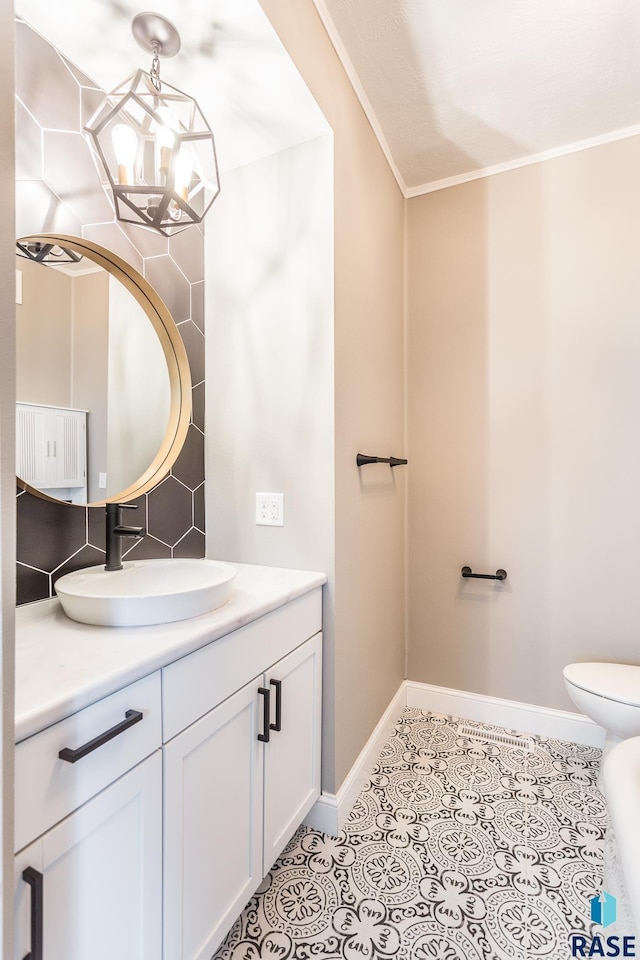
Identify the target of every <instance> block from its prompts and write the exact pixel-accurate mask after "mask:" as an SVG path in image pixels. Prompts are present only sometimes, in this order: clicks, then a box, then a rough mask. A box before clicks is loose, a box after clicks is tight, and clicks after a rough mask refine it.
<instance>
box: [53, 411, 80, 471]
mask: <svg viewBox="0 0 640 960" xmlns="http://www.w3.org/2000/svg"><path fill="white" fill-rule="evenodd" d="M51 432H52V438H53V439H52V441H51V443H52V453H53V460H52V466H53V476H52V478H51V483H50V484H49V486H50V487H52V488H57V487H83V486H84V484H85V471H86V461H87V441H86V416H85V414H84V411H82V410H52V411H51Z"/></svg>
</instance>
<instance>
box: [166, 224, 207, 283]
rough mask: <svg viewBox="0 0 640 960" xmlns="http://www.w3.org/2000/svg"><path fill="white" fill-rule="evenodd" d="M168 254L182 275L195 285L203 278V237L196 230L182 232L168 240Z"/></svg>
mask: <svg viewBox="0 0 640 960" xmlns="http://www.w3.org/2000/svg"><path fill="white" fill-rule="evenodd" d="M169 254H170V256H171V259H172V260H175V262H176V263H177V265H178V266H179V267H180V269H181V270H182V272H183V273H184V275H185V277H186V278H187V280H189V281H190V282H191V283H195V282H196V281H197V280H202V278H203V276H204V237H203V236H202V234H201V233H200V232H199V231H198V230H183V231H182V232H181V233H178V234H176V236H175V237H172V238H171V239H170V240H169Z"/></svg>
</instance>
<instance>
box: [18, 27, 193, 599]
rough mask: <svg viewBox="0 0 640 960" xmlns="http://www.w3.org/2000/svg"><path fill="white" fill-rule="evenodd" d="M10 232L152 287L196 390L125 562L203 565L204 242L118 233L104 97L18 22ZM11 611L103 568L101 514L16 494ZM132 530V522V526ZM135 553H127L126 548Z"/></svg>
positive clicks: (144, 502)
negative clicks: (98, 257)
mask: <svg viewBox="0 0 640 960" xmlns="http://www.w3.org/2000/svg"><path fill="white" fill-rule="evenodd" d="M16 42H17V56H16V59H17V71H16V73H17V80H16V84H17V86H16V90H17V92H16V100H17V102H16V144H17V156H16V180H17V183H16V222H17V231H18V236H28V235H29V234H34V233H43V232H56V233H69V234H76V235H79V236H83V237H86V238H87V239H89V240H93V241H95V242H96V243H100V244H102V245H103V246H105V247H108V248H109V249H110V250H113V251H114V252H115V253H117V254H118V255H119V256H121V257H123V258H124V259H125V260H127V261H128V262H129V263H130V264H132V266H134V267H135V268H136V269H137V270H139V271H140V273H142V274H143V276H144V277H146V279H147V280H148V281H149V282H150V283H151V284H152V285H153V286H154V287H155V289H156V290H157V291H158V293H159V294H160V296H161V297H162V299H163V300H164V301H165V303H166V304H167V306H168V308H169V310H170V311H171V313H172V315H173V318H174V320H175V321H176V323H177V324H178V329H179V331H180V333H181V335H182V339H183V342H184V344H185V347H186V350H187V355H188V357H189V364H190V367H191V377H192V381H193V384H194V386H193V398H192V399H193V413H192V417H191V424H190V426H189V432H188V435H187V439H186V442H185V444H184V447H183V449H182V452H181V454H180V456H179V457H178V459H177V461H176V463H175V465H174V467H173V469H172V470H171V473H170V475H169V476H167V477H166V478H165V479H164V480H162V482H161V483H159V484H158V485H157V486H156V487H154V488H153V490H151V491H150V492H149V493H147V494H145V495H144V496H143V497H140V498H139V499H138V500H137V501H134V502H135V503H137V504H138V512H137V513H136V514H135V515H134V516H135V520H133V519H132V520H131V522H132V523H135V524H136V525H137V526H144V527H145V528H146V530H147V535H146V537H144V539H143V540H137V541H127V542H126V543H125V557H126V558H128V559H133V558H134V557H137V558H141V559H142V558H151V559H153V558H160V557H172V556H173V557H203V556H204V553H205V507H204V386H205V383H204V236H203V233H202V230H201V229H200V227H197V226H192V227H189V228H188V229H187V230H185V231H184V232H183V233H180V234H178V235H177V236H175V237H172V238H171V239H170V240H168V239H167V238H165V237H162V236H160V235H159V234H154V233H152V232H149V231H146V230H144V229H141V228H139V227H135V226H128V225H126V224H119V223H116V222H115V219H114V216H113V211H112V209H111V206H110V204H109V202H108V201H107V198H106V196H105V193H104V191H103V189H102V186H101V184H100V179H99V177H98V173H97V171H96V170H95V167H94V164H93V160H92V158H91V154H90V150H89V147H88V145H87V144H86V142H85V140H84V137H83V136H82V125H83V124H84V123H85V122H86V121H87V120H88V118H89V116H90V115H91V113H92V112H93V110H94V109H95V107H96V106H97V105H98V103H99V102H100V99H101V98H102V96H103V92H102V91H101V90H100V89H99V88H98V87H97V86H96V84H95V83H93V81H92V80H91V79H90V78H89V77H87V76H86V74H84V73H83V72H82V71H80V70H78V68H77V67H76V66H75V65H74V64H72V63H70V62H69V61H68V60H67V59H66V58H65V57H63V56H62V55H61V54H60V53H59V52H58V51H57V50H56V49H55V48H54V47H52V46H51V44H49V43H47V41H46V40H45V39H44V38H43V37H41V36H40V35H39V34H37V33H36V32H35V31H34V30H32V29H31V27H29V26H28V25H27V24H26V23H23V22H21V21H18V22H17V23H16ZM16 505H17V525H18V529H17V602H18V604H22V603H30V602H32V601H34V600H43V599H46V598H47V597H51V596H54V584H55V581H56V580H57V579H58V577H60V576H62V574H64V573H69V572H70V571H71V570H77V569H79V568H80V567H86V566H91V565H92V564H100V563H103V562H104V558H105V542H104V540H105V517H104V510H103V509H100V508H98V507H77V506H69V505H67V504H63V503H55V502H50V501H47V500H43V499H41V498H40V497H34V496H32V495H31V494H29V493H26V492H25V491H23V490H21V489H19V488H18V490H17V501H16ZM127 519H128V518H127ZM129 543H130V546H129V548H128V549H126V548H127V546H128V544H129Z"/></svg>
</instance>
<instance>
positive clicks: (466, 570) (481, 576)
mask: <svg viewBox="0 0 640 960" xmlns="http://www.w3.org/2000/svg"><path fill="white" fill-rule="evenodd" d="M460 573H461V574H462V576H463V577H464V578H465V580H469V579H470V578H472V579H474V580H506V579H507V571H506V570H502V569H500V570H496V572H495V573H474V572H473V570H472V569H471V567H463V568H462V570H461V571H460Z"/></svg>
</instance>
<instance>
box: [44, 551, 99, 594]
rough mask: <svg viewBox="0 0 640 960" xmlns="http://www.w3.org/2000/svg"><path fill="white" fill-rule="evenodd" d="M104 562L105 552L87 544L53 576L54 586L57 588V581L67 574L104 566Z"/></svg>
mask: <svg viewBox="0 0 640 960" xmlns="http://www.w3.org/2000/svg"><path fill="white" fill-rule="evenodd" d="M104 561H105V556H104V551H102V550H96V548H95V547H92V546H90V545H89V544H88V543H87V544H86V545H85V546H84V547H83V548H82V550H80V551H78V553H76V554H75V556H73V557H69V559H68V560H67V562H66V563H63V564H62V566H61V567H59V568H58V569H57V570H56V572H55V573H53V574H52V575H51V580H52V582H53V585H54V587H55V583H56V580H59V579H60V577H63V576H64V574H65V573H73V571H74V570H82V568H83V567H99V566H104ZM54 592H55V591H54Z"/></svg>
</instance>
